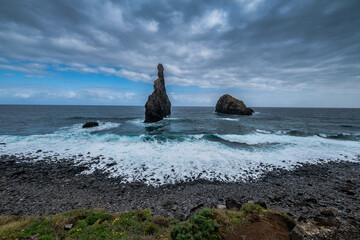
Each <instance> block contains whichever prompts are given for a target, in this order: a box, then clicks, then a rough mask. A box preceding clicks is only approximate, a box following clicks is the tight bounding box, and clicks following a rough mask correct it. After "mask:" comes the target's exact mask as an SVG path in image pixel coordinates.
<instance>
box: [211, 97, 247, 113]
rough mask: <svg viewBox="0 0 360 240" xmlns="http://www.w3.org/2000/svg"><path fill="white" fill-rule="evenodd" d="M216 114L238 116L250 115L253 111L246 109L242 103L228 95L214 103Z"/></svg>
mask: <svg viewBox="0 0 360 240" xmlns="http://www.w3.org/2000/svg"><path fill="white" fill-rule="evenodd" d="M215 111H216V112H218V113H226V114H238V115H252V114H253V112H254V110H252V109H251V108H248V107H246V105H245V104H244V102H243V101H241V100H239V99H236V98H234V97H232V96H231V95H229V94H225V95H223V96H222V97H221V98H219V100H218V101H217V103H216V110H215Z"/></svg>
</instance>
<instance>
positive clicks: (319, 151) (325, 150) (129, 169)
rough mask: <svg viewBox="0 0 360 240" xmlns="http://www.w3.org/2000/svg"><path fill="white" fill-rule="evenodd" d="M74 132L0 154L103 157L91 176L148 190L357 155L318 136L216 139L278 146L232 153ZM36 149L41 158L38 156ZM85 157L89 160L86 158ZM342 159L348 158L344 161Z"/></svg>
mask: <svg viewBox="0 0 360 240" xmlns="http://www.w3.org/2000/svg"><path fill="white" fill-rule="evenodd" d="M105 125H106V124H105ZM107 126H108V127H110V126H115V125H111V124H108V125H107ZM116 126H118V125H116ZM73 128H74V126H73ZM73 128H69V129H62V130H60V131H58V132H56V133H54V134H47V135H32V136H0V142H5V143H6V147H2V148H0V154H19V155H26V154H28V153H31V154H32V156H38V157H39V160H41V159H44V158H45V157H46V156H51V157H52V159H54V160H55V159H56V158H57V159H59V158H70V157H74V155H76V156H75V157H74V158H75V159H76V161H78V162H82V163H85V162H92V159H91V158H94V157H97V156H100V155H102V156H103V157H100V159H99V163H96V164H93V165H92V167H91V169H90V171H89V172H92V171H93V170H95V169H96V168H98V169H104V170H108V171H110V172H111V174H112V175H113V176H118V175H121V176H124V179H125V180H126V181H130V182H131V181H139V180H142V179H145V180H146V181H147V183H149V184H157V183H161V184H162V183H174V182H176V181H181V180H186V179H187V178H186V177H191V176H199V174H201V176H200V178H202V179H212V178H214V177H216V178H217V179H222V180H224V181H237V180H242V179H244V178H247V177H249V176H252V177H256V176H257V175H258V174H259V173H261V171H260V172H258V173H255V172H253V173H252V174H247V173H246V172H245V171H249V170H253V169H256V168H258V169H261V168H259V166H260V163H262V164H265V165H266V164H270V165H272V166H274V167H284V168H286V169H288V168H291V167H292V166H293V165H294V164H295V165H296V164H297V162H302V163H304V162H316V161H317V160H318V159H319V158H321V159H325V160H327V159H331V160H336V159H343V160H350V161H351V160H352V159H353V158H355V156H356V155H357V154H359V149H360V142H356V141H339V140H333V139H325V138H321V137H318V136H310V137H295V136H288V135H277V134H264V133H256V134H247V135H231V134H228V135H217V136H218V137H220V138H222V139H224V140H227V141H231V142H239V143H246V144H261V143H278V144H279V145H280V147H278V148H272V149H271V150H269V149H267V148H266V147H259V148H255V149H254V148H251V149H246V148H240V147H239V148H236V147H230V146H227V145H225V144H222V143H220V142H216V141H209V140H206V138H204V137H203V135H200V134H199V135H191V136H184V137H183V138H182V139H181V141H178V140H176V139H172V140H163V141H157V136H147V135H141V136H119V135H115V134H103V135H93V134H90V133H89V132H87V131H77V130H76V131H75V132H76V133H75V134H74V129H73ZM70 129H72V130H70ZM149 139H150V140H149ZM38 149H41V150H42V152H39V153H36V152H37V150H38ZM88 152H90V154H87V153H88ZM57 154H59V156H58V157H56V155H57ZM79 154H80V156H79ZM81 155H82V156H81ZM345 155H346V156H348V157H347V158H345V157H344V156H345ZM112 159H113V160H112ZM113 161H115V162H116V163H117V165H115V166H112V167H110V168H108V167H107V166H106V164H108V163H111V162H113ZM283 161H285V162H283ZM172 169H174V171H172ZM203 171H205V172H203ZM220 174H221V175H220ZM152 179H159V180H160V181H159V182H157V181H156V180H152Z"/></svg>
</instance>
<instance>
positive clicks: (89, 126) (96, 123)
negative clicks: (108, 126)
mask: <svg viewBox="0 0 360 240" xmlns="http://www.w3.org/2000/svg"><path fill="white" fill-rule="evenodd" d="M97 126H99V123H98V122H86V123H85V124H84V125H83V126H82V128H92V127H97Z"/></svg>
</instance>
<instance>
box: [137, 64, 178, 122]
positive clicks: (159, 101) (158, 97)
mask: <svg viewBox="0 0 360 240" xmlns="http://www.w3.org/2000/svg"><path fill="white" fill-rule="evenodd" d="M157 68H158V79H156V80H155V81H154V91H153V93H152V94H151V95H150V96H149V97H148V100H147V102H146V104H145V109H146V110H145V121H144V122H146V123H151V122H157V121H160V120H162V119H163V118H164V117H166V116H168V115H170V114H171V103H170V100H169V97H168V95H167V94H166V88H165V79H164V67H163V65H162V64H161V63H159V65H158V67H157Z"/></svg>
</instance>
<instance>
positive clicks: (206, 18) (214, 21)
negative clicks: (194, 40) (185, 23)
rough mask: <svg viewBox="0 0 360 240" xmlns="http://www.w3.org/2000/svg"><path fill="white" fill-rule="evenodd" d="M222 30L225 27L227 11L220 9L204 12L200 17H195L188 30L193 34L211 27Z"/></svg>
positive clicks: (203, 31)
mask: <svg viewBox="0 0 360 240" xmlns="http://www.w3.org/2000/svg"><path fill="white" fill-rule="evenodd" d="M214 28H215V29H216V30H217V31H223V30H226V28H227V13H226V12H225V11H222V10H218V9H215V10H212V11H209V12H206V13H205V14H204V15H203V16H202V17H201V18H195V19H194V20H193V22H192V24H191V27H190V30H191V32H192V33H193V34H199V33H205V32H206V31H209V30H211V29H214Z"/></svg>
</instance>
